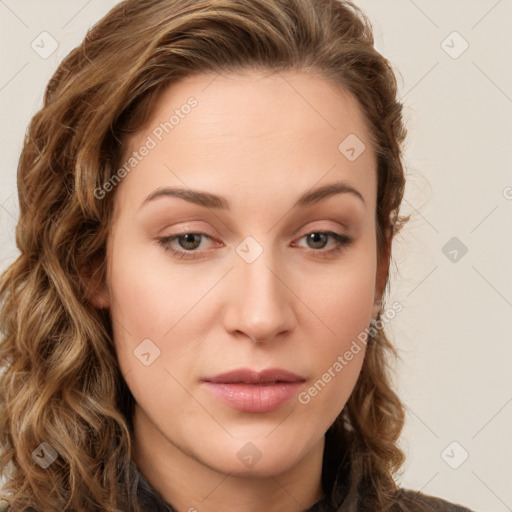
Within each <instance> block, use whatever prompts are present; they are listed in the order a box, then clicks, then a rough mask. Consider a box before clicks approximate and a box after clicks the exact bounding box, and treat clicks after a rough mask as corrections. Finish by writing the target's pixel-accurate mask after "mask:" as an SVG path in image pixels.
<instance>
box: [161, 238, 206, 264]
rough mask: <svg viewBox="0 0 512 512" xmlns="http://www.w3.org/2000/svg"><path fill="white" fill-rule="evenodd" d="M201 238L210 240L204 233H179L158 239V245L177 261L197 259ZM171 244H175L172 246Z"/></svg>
mask: <svg viewBox="0 0 512 512" xmlns="http://www.w3.org/2000/svg"><path fill="white" fill-rule="evenodd" d="M201 237H203V238H207V239H209V240H212V238H211V237H210V236H208V235H207V234H206V233H192V232H190V233H181V234H176V235H171V236H166V237H162V238H158V239H157V240H158V243H159V244H160V245H161V246H162V247H163V248H164V250H165V251H168V252H171V253H172V254H174V255H175V256H176V257H178V258H179V259H186V258H197V257H199V256H198V254H194V253H199V252H200V251H197V249H198V248H199V246H200V245H201V242H202V240H201ZM173 242H177V245H178V246H176V244H173Z"/></svg>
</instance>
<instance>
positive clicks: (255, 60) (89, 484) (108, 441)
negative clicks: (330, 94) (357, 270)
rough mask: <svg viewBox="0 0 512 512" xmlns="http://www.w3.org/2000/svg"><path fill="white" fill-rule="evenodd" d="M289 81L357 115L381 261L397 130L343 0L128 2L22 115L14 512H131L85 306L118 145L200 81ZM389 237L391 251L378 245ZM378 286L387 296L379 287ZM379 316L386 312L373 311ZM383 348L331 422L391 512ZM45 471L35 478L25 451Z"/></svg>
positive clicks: (395, 416)
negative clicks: (274, 76) (343, 102)
mask: <svg viewBox="0 0 512 512" xmlns="http://www.w3.org/2000/svg"><path fill="white" fill-rule="evenodd" d="M247 69H262V70H268V71H271V72H279V71H285V70H295V71H296V70H298V71H304V72H309V73H314V74H316V75H319V76H321V77H323V78H326V79H328V80H329V81H331V82H332V83H334V84H335V85H336V86H338V87H340V88H342V89H343V90H344V91H349V92H350V93H351V94H353V95H354V97H355V98H356V99H357V100H358V102H359V105H360V107H361V108H362V111H363V113H364V116H365V118H366V120H367V122H368V125H369V127H370V132H371V143H372V146H373V150H374V152H375V154H376V156H377V181H378V183H377V184H378V194H377V208H376V225H377V227H376V237H377V248H378V258H381V257H384V256H385V255H388V256H389V255H390V251H391V240H392V237H393V236H394V235H395V234H396V233H397V232H398V231H399V229H400V228H401V226H402V225H403V224H404V223H405V222H406V221H407V218H406V217H403V216H400V215H399V214H398V211H399V207H400V204H401V201H402V196H403V193H404V187H405V176H404V170H403V166H402V161H401V160H402V142H403V141H404V139H405V136H406V130H405V128H404V125H403V121H402V105H401V103H400V102H399V101H398V99H397V82H396V77H395V75H394V72H393V69H392V67H391V65H390V63H389V62H388V61H387V60H386V59H385V58H384V57H383V56H382V55H381V54H380V53H379V52H377V51H376V49H375V48H374V40H373V35H372V26H371V23H370V21H369V20H368V18H367V17H366V16H365V15H364V14H363V13H362V12H361V11H360V10H359V9H358V8H357V7H356V6H355V5H354V4H353V3H351V2H349V1H341V0H236V1H235V0H126V1H124V2H121V3H119V4H118V5H116V6H115V7H114V8H113V9H112V10H111V11H110V12H109V13H108V14H107V15H106V16H105V17H104V18H103V19H101V20H100V21H99V22H98V23H97V24H96V25H94V26H93V27H92V28H91V29H90V30H89V32H88V33H87V35H86V37H85V39H84V40H83V42H82V43H81V45H80V46H78V47H77V48H75V49H74V50H72V51H71V52H70V53H69V54H68V55H67V57H66V58H65V59H64V60H63V62H62V63H61V64H60V66H59V68H58V69H57V71H56V72H55V73H54V75H53V77H52V78H51V80H50V82H49V83H48V85H47V88H46V91H45V96H44V102H43V106H42V108H41V109H40V110H39V111H38V112H37V113H36V114H35V115H34V117H33V119H32V121H31V123H30V126H29V129H28V131H27V134H26V136H25V140H24V146H23V149H22V153H21V156H20V159H19V165H18V170H17V186H18V195H19V210H20V216H19V221H18V224H17V227H16V244H17V247H18V249H19V251H20V254H19V256H18V257H17V259H16V260H15V261H14V262H13V263H12V264H11V265H10V266H9V267H8V268H7V269H6V270H5V272H4V273H3V274H2V277H1V281H0V300H1V302H2V310H1V313H0V332H1V335H2V342H1V344H0V367H2V368H3V370H4V371H3V374H1V375H0V447H1V453H0V474H1V475H4V478H5V479H6V484H5V486H4V490H5V491H7V492H8V493H9V494H8V495H5V497H8V499H9V501H10V502H11V505H12V507H13V509H14V510H22V509H23V510H25V509H27V508H30V507H33V508H34V509H36V510H45V511H59V512H62V511H64V510H65V511H68V510H69V511H80V512H88V511H95V510H102V511H107V512H120V511H121V510H122V511H127V510H130V511H131V510H133V511H138V510H142V508H141V505H140V503H139V502H138V499H137V496H136V495H135V493H134V490H133V485H132V483H133V479H134V477H133V474H132V472H133V469H132V466H131V465H130V460H131V453H132V433H133V424H132V411H133V404H134V399H133V396H132V395H131V393H130V391H129V389H128V387H127V385H126V383H125V381H124V379H123V375H122V374H121V371H120V368H119V364H118V361H117V358H116V353H115V350H114V344H113V339H112V338H113V337H112V325H111V319H110V316H109V313H108V311H104V310H99V309H97V308H95V307H94V306H93V305H92V304H91V303H90V302H89V301H88V300H87V297H88V296H89V295H88V294H89V291H90V283H91V279H90V278H91V277H93V276H94V277H98V278H99V279H100V280H102V279H105V276H106V268H105V267H106V245H107V240H108V237H109V232H110V231H109V230H110V226H111V223H112V217H111V215H112V211H113V198H114V195H115V194H114V192H112V193H109V194H106V196H105V197H104V198H103V199H101V200H99V199H98V198H97V197H96V196H95V190H96V189H97V188H98V187H100V186H101V185H102V184H103V183H105V182H107V181H108V180H109V179H111V178H112V176H113V175H114V174H115V170H116V169H117V167H118V166H119V165H120V162H121V157H122V154H123V149H124V143H125V141H126V138H127V137H129V136H130V134H133V133H135V132H136V131H137V129H139V128H140V127H141V126H143V123H144V122H145V121H146V120H147V119H148V115H149V113H150V111H151V107H152V105H153V104H154V102H155V101H156V99H157V97H158V95H159V93H160V92H161V91H162V90H163V89H164V88H166V87H168V86H170V85H172V84H173V83H175V82H176V81H177V80H179V79H181V78H184V77H187V76H190V75H193V74H200V73H206V72H213V73H229V72H231V71H233V72H236V71H243V70H247ZM389 230H391V237H386V236H385V233H386V232H389ZM385 288H386V290H385V291H387V289H388V276H386V283H385ZM381 304H382V305H381V308H380V311H379V315H378V317H377V319H379V317H380V315H381V313H383V311H384V309H383V302H382V303H381ZM389 356H392V357H393V356H396V350H395V349H394V348H393V345H392V344H391V343H390V341H389V340H388V338H387V337H386V335H385V333H384V332H383V330H382V329H380V330H379V331H378V332H376V333H374V334H373V335H371V336H370V337H369V339H368V343H367V353H366V356H365V359H364V363H363V367H362V370H361V373H360V375H359V378H358V381H357V383H356V387H355V389H354V391H353V393H352V395H351V396H350V398H349V400H348V402H347V404H346V406H345V407H344V408H343V410H342V411H341V413H340V415H339V417H338V418H337V419H336V421H335V423H334V424H333V425H332V427H331V429H332V432H335V433H336V435H339V436H340V437H339V438H340V442H341V439H342V438H344V437H345V436H346V435H347V434H348V433H351V435H352V436H353V437H352V439H353V441H354V442H353V443H352V444H353V446H357V447H358V454H359V456H360V458H361V460H362V465H363V469H362V471H363V474H364V475H365V476H366V478H367V479H370V480H371V482H372V486H371V487H372V489H373V491H372V497H371V499H372V507H370V508H372V510H382V511H385V510H388V509H389V507H390V506H391V504H392V495H393V492H394V491H395V490H396V484H395V481H394V478H393V475H394V474H395V473H396V471H397V470H398V469H399V467H400V466H401V464H402V463H403V460H404V454H403V452H402V451H401V450H400V449H399V447H398V444H397V442H398V438H399V435H400V433H401V430H402V426H403V423H404V407H403V405H402V403H401V402H400V400H399V398H398V397H397V395H396V394H395V393H394V391H393V390H392V387H391V384H390V375H389V372H390V368H391V366H390V357H389ZM43 442H46V443H48V444H49V445H50V446H51V447H53V448H54V449H55V450H56V452H57V453H58V455H59V457H58V458H57V459H56V460H55V461H54V462H53V463H52V464H51V465H50V466H49V467H47V468H46V469H43V468H42V467H41V466H40V465H38V464H36V463H34V459H33V453H34V451H35V450H36V449H37V448H38V447H39V446H40V445H41V443H43Z"/></svg>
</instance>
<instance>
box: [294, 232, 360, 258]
mask: <svg viewBox="0 0 512 512" xmlns="http://www.w3.org/2000/svg"><path fill="white" fill-rule="evenodd" d="M302 239H306V243H307V244H308V246H309V249H308V248H306V249H307V250H308V252H310V253H319V254H322V255H324V254H325V255H327V254H331V253H335V252H338V251H340V250H341V249H343V248H344V247H346V246H348V245H350V244H351V243H352V241H353V240H352V238H350V237H348V236H346V235H341V234H339V233H335V232H333V231H313V232H311V233H308V234H307V235H304V236H303V237H301V238H300V239H299V240H302ZM329 239H331V240H333V245H334V247H332V248H331V249H328V250H327V251H320V250H319V249H324V248H325V247H326V246H327V244H328V242H329Z"/></svg>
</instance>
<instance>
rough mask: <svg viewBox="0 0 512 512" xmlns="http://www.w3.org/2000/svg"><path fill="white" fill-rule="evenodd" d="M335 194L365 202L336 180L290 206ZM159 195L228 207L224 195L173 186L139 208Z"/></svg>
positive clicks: (301, 205)
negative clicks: (350, 196)
mask: <svg viewBox="0 0 512 512" xmlns="http://www.w3.org/2000/svg"><path fill="white" fill-rule="evenodd" d="M335 194H351V195H353V196H355V197H358V198H359V199H360V200H361V201H362V202H363V204H365V205H366V202H365V200H364V197H363V195H362V194H361V192H359V191H358V190H357V189H356V188H354V187H353V186H352V185H351V184H350V183H348V182H346V181H336V182H334V183H330V184H329V185H324V186H322V187H318V188H316V189H314V190H310V191H308V192H306V193H305V194H304V195H302V196H301V197H299V199H297V201H296V202H295V204H294V205H293V207H292V208H293V209H295V208H304V207H306V206H311V205H313V204H316V203H318V202H319V201H321V200H322V199H326V198H327V197H331V196H333V195H335ZM160 197H178V198H180V199H184V200H185V201H188V202H190V203H194V204H198V205H200V206H205V207H206V208H213V209H222V210H229V209H230V206H229V202H228V200H227V199H226V198H225V197H221V196H218V195H215V194H211V193H209V192H201V191H199V190H192V189H184V188H174V187H160V188H157V189H156V190H154V191H153V192H151V194H149V196H148V197H146V199H144V201H143V203H142V205H141V208H142V207H143V206H144V205H146V204H147V203H149V202H150V201H153V200H155V199H158V198H160Z"/></svg>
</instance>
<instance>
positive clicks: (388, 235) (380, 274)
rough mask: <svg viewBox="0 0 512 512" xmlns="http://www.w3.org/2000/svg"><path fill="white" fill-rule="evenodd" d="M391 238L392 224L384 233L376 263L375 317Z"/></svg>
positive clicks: (382, 291) (387, 265)
mask: <svg viewBox="0 0 512 512" xmlns="http://www.w3.org/2000/svg"><path fill="white" fill-rule="evenodd" d="M392 240H393V226H392V225H388V227H387V228H386V231H385V233H384V241H383V244H384V245H383V247H382V248H381V251H380V260H379V261H378V263H377V275H376V279H375V299H374V306H373V316H374V317H375V318H376V317H377V315H378V314H379V311H380V308H381V300H382V296H383V294H384V290H385V288H386V280H387V277H388V273H389V264H390V262H391V242H392Z"/></svg>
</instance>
